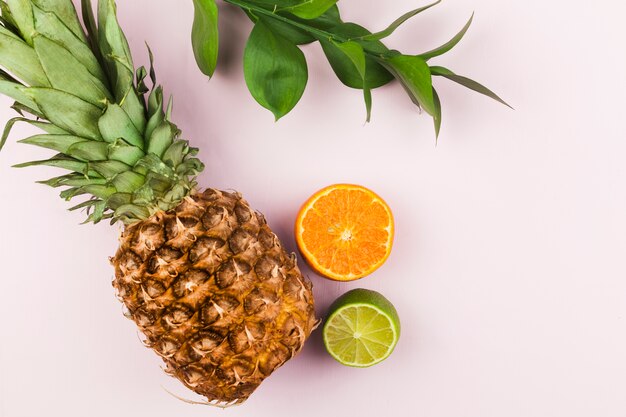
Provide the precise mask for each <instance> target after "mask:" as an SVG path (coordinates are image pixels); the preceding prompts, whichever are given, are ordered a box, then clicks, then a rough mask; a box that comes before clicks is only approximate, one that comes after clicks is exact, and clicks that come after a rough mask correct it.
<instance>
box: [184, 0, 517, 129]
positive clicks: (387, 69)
mask: <svg viewBox="0 0 626 417" xmlns="http://www.w3.org/2000/svg"><path fill="white" fill-rule="evenodd" d="M193 2H194V6H195V18H194V24H193V28H192V44H193V47H194V53H195V57H196V60H197V62H198V66H199V68H200V69H201V70H202V72H203V73H205V74H206V75H208V76H212V75H213V72H214V71H215V67H216V64H217V55H218V37H219V34H218V29H217V27H218V9H217V5H216V3H215V2H216V0H193ZM224 2H225V3H228V4H231V5H233V6H235V7H238V8H240V9H241V10H243V11H244V12H245V13H246V14H247V16H248V17H249V18H250V19H251V20H252V21H253V22H254V28H253V29H252V32H251V33H250V36H249V38H248V41H247V44H246V48H245V52H244V76H245V80H246V84H247V86H248V89H249V90H250V93H251V94H252V96H253V97H254V99H255V100H256V101H257V102H258V103H259V104H261V106H263V107H265V108H266V109H268V110H270V111H271V112H272V113H273V114H274V116H275V118H276V120H278V119H280V118H281V117H283V116H284V115H286V114H287V113H289V112H290V111H291V110H292V109H293V108H294V106H295V105H296V104H297V103H298V101H299V100H300V98H301V96H302V93H303V92H304V89H305V87H306V83H307V79H308V69H307V64H306V59H305V57H304V55H303V54H302V51H301V50H300V47H301V46H302V45H305V44H309V43H312V42H315V41H317V42H319V43H320V45H321V47H322V49H323V51H324V54H325V55H326V58H327V59H328V61H329V63H330V66H331V67H332V69H333V71H334V72H335V74H336V75H337V78H339V80H340V81H341V82H342V83H343V84H344V85H346V86H348V87H351V88H356V89H360V90H363V97H364V101H365V107H366V112H367V117H366V120H367V121H369V120H370V114H371V106H372V95H371V90H372V89H375V88H378V87H381V86H383V85H385V84H387V83H389V82H391V81H392V80H394V79H395V80H398V81H399V82H400V83H401V85H402V86H403V87H404V89H405V90H406V92H407V94H408V96H409V98H410V99H411V100H412V101H413V103H414V104H415V105H416V106H418V108H420V109H422V110H424V111H425V112H426V113H428V114H430V115H431V116H432V117H433V120H434V124H435V133H436V134H437V135H439V129H440V126H441V103H440V101H439V96H438V94H437V92H436V91H435V89H434V87H433V83H432V78H433V76H441V77H444V78H447V79H449V80H451V81H454V82H456V83H458V84H460V85H463V86H465V87H467V88H469V89H471V90H473V91H476V92H478V93H481V94H484V95H486V96H488V97H491V98H492V99H494V100H497V101H499V102H501V103H503V104H505V105H507V106H508V104H506V103H505V102H504V101H503V100H502V99H501V98H500V97H498V96H497V95H496V94H495V93H494V92H493V91H491V90H489V89H488V88H487V87H485V86H483V85H481V84H479V83H477V82H476V81H473V80H471V79H469V78H467V77H464V76H460V75H457V74H455V73H454V72H452V71H450V70H449V69H447V68H444V67H441V66H430V65H429V64H428V61H429V60H431V59H432V58H435V57H438V56H440V55H442V54H444V53H446V52H448V51H450V50H451V49H452V48H453V47H454V46H456V45H457V44H458V43H459V42H460V41H461V39H462V38H463V36H464V35H465V33H466V32H467V30H468V29H469V26H470V25H471V23H472V18H473V15H472V17H470V19H469V20H468V22H467V23H466V24H465V26H464V27H463V28H462V29H461V30H460V31H459V32H458V33H457V34H456V35H455V36H454V37H452V38H451V39H450V40H449V41H448V42H446V43H444V44H443V45H441V46H439V47H437V48H435V49H433V50H430V51H428V52H424V53H422V54H418V55H405V54H402V53H400V52H399V51H396V50H392V49H389V48H388V47H387V46H385V45H384V44H383V43H382V42H381V40H382V39H384V38H386V37H388V36H389V35H391V34H392V33H393V32H394V31H395V30H396V29H398V28H399V27H400V26H401V25H402V24H403V23H405V22H406V21H407V20H409V19H410V18H412V17H414V16H416V15H418V14H420V13H422V12H424V11H426V10H428V9H430V8H431V7H433V6H435V5H437V4H439V3H440V2H441V0H437V1H435V2H434V3H432V4H429V5H426V6H423V7H420V8H417V9H415V10H411V11H409V12H407V13H405V14H403V15H402V16H400V17H399V18H398V19H396V20H395V21H393V22H392V23H391V24H390V25H389V26H388V27H386V28H385V29H383V30H381V31H379V32H375V33H372V32H370V31H369V30H367V29H366V28H364V27H362V26H360V25H358V24H356V23H352V22H344V21H343V20H342V19H341V17H340V13H339V9H338V7H337V5H336V3H337V0H224Z"/></svg>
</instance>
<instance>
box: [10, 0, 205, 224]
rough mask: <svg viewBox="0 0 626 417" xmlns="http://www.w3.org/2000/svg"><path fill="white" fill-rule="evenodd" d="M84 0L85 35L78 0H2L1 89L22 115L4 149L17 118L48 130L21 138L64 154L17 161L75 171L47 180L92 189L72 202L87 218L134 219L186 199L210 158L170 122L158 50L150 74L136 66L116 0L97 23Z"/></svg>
mask: <svg viewBox="0 0 626 417" xmlns="http://www.w3.org/2000/svg"><path fill="white" fill-rule="evenodd" d="M81 5H82V9H83V10H82V12H83V13H82V16H83V21H84V24H85V28H86V33H85V32H84V31H83V29H82V26H81V24H80V21H79V19H78V15H77V13H76V10H75V9H74V5H73V3H72V1H71V0H10V1H6V0H0V13H1V17H0V68H3V69H0V94H4V95H6V96H9V97H11V98H12V99H14V100H15V104H14V105H13V108H14V109H15V110H16V111H18V112H19V113H20V115H21V116H23V117H16V118H13V119H11V120H9V122H8V123H7V124H6V127H5V129H4V132H3V134H2V137H1V138H0V149H1V148H2V146H3V145H4V144H5V143H6V140H7V138H8V136H9V134H10V132H11V129H12V127H13V126H14V125H15V123H17V122H25V123H28V124H30V125H32V126H34V127H37V128H40V129H42V130H43V131H44V132H46V134H39V135H34V136H31V137H29V138H26V139H23V140H21V141H20V142H21V143H25V144H29V145H34V146H39V147H42V148H46V149H50V150H53V151H56V152H58V154H56V155H55V156H53V157H52V158H49V159H45V160H40V161H31V162H25V163H22V164H19V165H17V167H29V166H38V165H44V166H51V167H55V168H59V169H64V170H66V171H69V173H66V174H64V175H61V176H58V177H54V178H51V179H49V180H44V181H41V183H42V184H46V185H49V186H51V187H60V188H62V191H61V193H60V196H61V197H62V198H64V199H66V200H71V199H73V198H76V197H78V196H87V200H86V201H83V202H82V203H80V204H77V205H75V206H74V207H72V208H71V210H75V209H81V208H84V209H86V210H87V212H88V216H87V220H86V222H96V223H97V222H99V221H101V220H103V219H111V221H112V222H115V221H118V220H119V221H123V222H125V223H132V222H135V221H138V220H141V219H145V218H147V217H149V216H151V215H152V214H154V213H155V212H156V211H158V210H169V209H171V208H173V207H175V206H176V205H178V204H179V202H180V201H181V200H182V199H183V198H184V197H185V196H186V195H188V194H189V193H190V192H191V191H192V190H193V189H194V187H195V185H196V183H195V176H196V175H197V174H198V173H199V172H200V171H202V169H203V165H202V163H201V162H200V161H199V160H198V159H197V158H195V155H196V153H197V150H196V149H194V148H190V147H189V145H188V143H187V142H186V141H185V140H182V139H180V137H179V136H180V130H179V129H178V128H177V127H176V126H175V125H174V124H173V123H171V121H170V117H171V112H172V101H171V100H170V101H169V104H168V105H167V108H164V100H163V90H162V88H161V87H160V86H159V85H157V84H156V75H155V72H154V69H153V67H152V54H151V53H150V54H149V55H150V69H149V71H148V70H146V69H145V68H144V67H140V68H139V69H137V70H136V71H135V69H134V66H133V60H132V56H131V54H130V51H129V48H128V43H127V41H126V37H125V36H124V34H123V32H122V30H121V28H120V27H119V24H118V22H117V18H116V16H115V3H114V1H113V0H99V2H98V14H97V20H96V16H94V13H93V9H92V4H91V1H90V0H82V2H81ZM96 21H97V23H96ZM148 74H149V75H150V80H151V81H152V86H151V88H149V87H148V85H146V78H147V77H148ZM148 92H149V95H148V97H147V100H146V97H145V95H146V93H148ZM29 115H32V116H35V117H36V118H37V119H33V118H32V117H29Z"/></svg>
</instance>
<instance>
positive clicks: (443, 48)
mask: <svg viewBox="0 0 626 417" xmlns="http://www.w3.org/2000/svg"><path fill="white" fill-rule="evenodd" d="M473 19H474V13H472V16H471V17H470V19H469V20H468V21H467V23H466V24H465V26H463V29H461V30H460V31H459V33H457V34H456V35H454V37H453V38H452V39H450V40H449V41H448V42H446V43H444V44H443V45H441V46H440V47H438V48H435V49H433V50H432V51H428V52H424V53H423V54H420V55H419V56H420V57H421V58H422V59H423V60H424V61H428V60H429V59H431V58H434V57H436V56H439V55H443V54H445V53H446V52H448V51H449V50H450V49H452V48H454V46H455V45H456V44H457V43H459V42H460V41H461V39H463V36H464V35H465V32H467V30H468V29H469V27H470V25H471V24H472V20H473Z"/></svg>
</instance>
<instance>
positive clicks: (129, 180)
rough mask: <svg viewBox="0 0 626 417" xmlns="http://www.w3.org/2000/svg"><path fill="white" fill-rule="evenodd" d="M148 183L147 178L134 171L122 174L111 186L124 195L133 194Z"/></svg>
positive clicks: (114, 179)
mask: <svg viewBox="0 0 626 417" xmlns="http://www.w3.org/2000/svg"><path fill="white" fill-rule="evenodd" d="M145 181H146V177H144V176H143V175H140V174H137V173H136V172H133V171H126V172H122V173H121V174H119V175H117V176H116V177H115V178H113V180H112V181H111V184H112V185H113V186H114V187H115V188H116V189H117V191H119V192H122V193H133V192H135V190H137V189H138V188H139V187H141V186H142V185H143V184H144V182H145Z"/></svg>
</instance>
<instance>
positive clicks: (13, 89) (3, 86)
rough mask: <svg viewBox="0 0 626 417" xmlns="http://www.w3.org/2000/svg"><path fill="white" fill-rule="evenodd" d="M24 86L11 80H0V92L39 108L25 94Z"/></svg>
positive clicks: (36, 108) (26, 104)
mask: <svg viewBox="0 0 626 417" xmlns="http://www.w3.org/2000/svg"><path fill="white" fill-rule="evenodd" d="M26 88H27V87H24V86H22V85H21V84H17V83H14V82H11V81H5V80H0V94H4V95H5V96H8V97H11V98H12V99H13V100H16V101H18V102H19V103H22V104H23V105H25V106H28V107H30V108H32V109H35V110H39V107H37V103H35V102H34V101H33V99H32V98H30V97H29V96H28V94H26Z"/></svg>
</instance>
